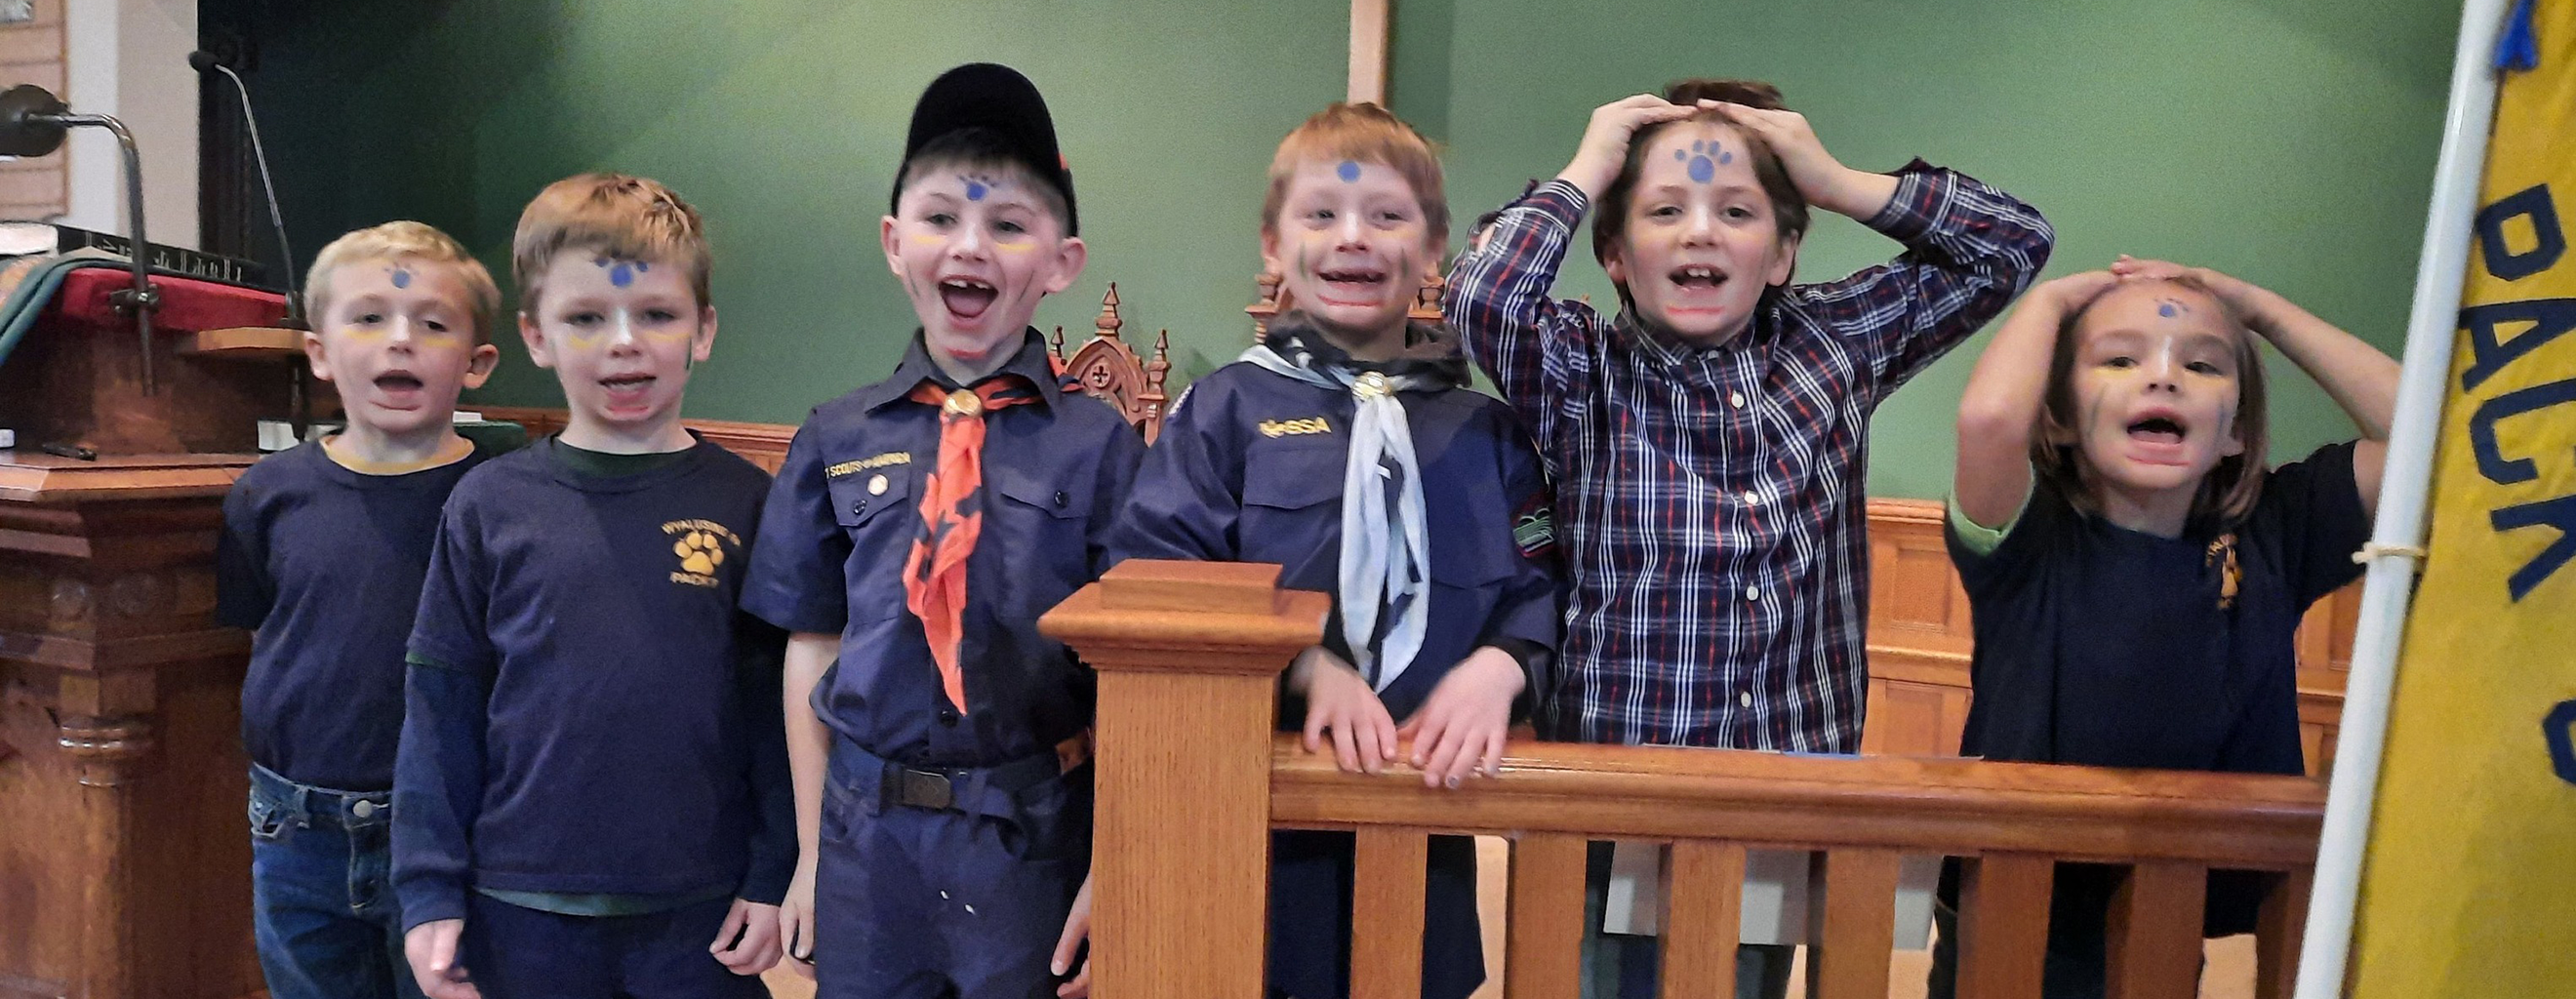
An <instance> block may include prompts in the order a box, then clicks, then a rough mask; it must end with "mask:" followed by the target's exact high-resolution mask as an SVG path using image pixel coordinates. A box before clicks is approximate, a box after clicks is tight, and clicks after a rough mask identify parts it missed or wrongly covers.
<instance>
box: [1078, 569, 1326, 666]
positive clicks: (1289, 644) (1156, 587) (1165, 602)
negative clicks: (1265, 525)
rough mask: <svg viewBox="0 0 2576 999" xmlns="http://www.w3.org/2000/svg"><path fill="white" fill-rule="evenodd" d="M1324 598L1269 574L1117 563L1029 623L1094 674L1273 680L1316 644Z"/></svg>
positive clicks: (1320, 634) (1321, 627) (1266, 571)
mask: <svg viewBox="0 0 2576 999" xmlns="http://www.w3.org/2000/svg"><path fill="white" fill-rule="evenodd" d="M1332 603H1333V601H1332V598H1331V597H1329V596H1326V595H1324V594H1321V593H1308V592H1305V591H1302V590H1282V589H1280V588H1279V567H1278V566H1276V565H1267V564H1259V563H1242V562H1166V561H1159V560H1151V559H1134V560H1130V561H1127V562H1123V563H1120V564H1119V565H1118V567H1117V568H1114V569H1111V570H1109V572H1108V573H1106V574H1104V575H1102V576H1101V577H1100V581H1099V582H1096V583H1093V584H1091V585H1090V586H1086V587H1083V588H1082V590H1081V591H1080V592H1077V593H1075V594H1074V595H1072V596H1070V597H1066V598H1065V600H1064V602H1063V603H1060V604H1057V605H1056V606H1055V609H1053V610H1050V611H1048V612H1046V615H1045V616H1043V617H1041V618H1039V619H1038V630H1039V631H1041V632H1043V633H1045V634H1046V635H1048V636H1049V637H1052V638H1054V639H1056V640H1057V641H1060V642H1063V643H1065V644H1066V645H1069V646H1072V647H1073V649H1074V651H1075V652H1077V653H1079V654H1081V656H1082V657H1083V659H1084V660H1085V661H1087V662H1089V663H1090V664H1091V665H1092V666H1093V667H1094V668H1096V669H1099V670H1102V671H1111V670H1140V669H1141V670H1173V671H1179V672H1189V673H1236V674H1244V673H1253V674H1276V673H1278V672H1279V671H1280V670H1281V669H1283V668H1285V667H1286V666H1287V665H1288V660H1289V659H1291V658H1293V657H1295V656H1296V654H1297V652H1298V651H1299V650H1302V649H1304V648H1305V647H1307V646H1309V645H1313V644H1315V643H1316V642H1317V641H1319V640H1321V639H1322V637H1323V634H1324V618H1325V617H1326V616H1327V615H1328V614H1330V613H1331V611H1332Z"/></svg>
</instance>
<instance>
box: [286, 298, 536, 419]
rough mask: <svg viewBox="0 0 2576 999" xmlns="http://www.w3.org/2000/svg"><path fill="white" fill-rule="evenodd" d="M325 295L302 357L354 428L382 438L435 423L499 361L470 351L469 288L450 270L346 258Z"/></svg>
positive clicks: (488, 351)
mask: <svg viewBox="0 0 2576 999" xmlns="http://www.w3.org/2000/svg"><path fill="white" fill-rule="evenodd" d="M324 289H325V290H324V292H323V294H324V296H325V298H326V300H327V301H328V302H329V305H328V307H327V309H326V310H325V312H324V314H323V315H322V316H320V317H318V318H319V320H320V323H319V327H320V328H319V329H318V330H316V331H315V332H312V333H307V334H305V336H304V352H305V355H306V357H307V358H309V359H310V360H311V362H312V365H313V374H314V377H316V378H320V379H322V380H323V381H327V382H330V383H332V384H333V385H335V386H336V387H338V389H339V391H340V401H341V405H342V406H343V408H345V409H346V410H347V411H348V415H349V420H350V421H351V422H352V423H356V424H361V425H364V426H367V427H371V428H374V429H376V430H379V431H382V432H384V433H388V434H404V433H410V432H416V431H419V430H421V429H424V428H427V427H432V426H436V425H439V424H443V423H445V422H446V421H447V420H448V418H449V414H451V413H452V412H454V410H455V409H456V394H457V392H458V391H460V390H462V389H468V388H474V387H477V386H480V385H482V384H483V380H484V378H485V377H487V376H488V375H490V373H491V371H492V363H493V361H494V360H495V359H496V358H497V357H498V356H499V351H497V350H496V349H494V348H493V347H492V346H491V345H489V344H485V345H482V346H479V347H478V346H476V345H475V343H474V312H473V305H472V303H473V301H474V297H473V292H472V291H471V290H469V289H468V288H467V287H466V284H465V281H464V280H463V279H462V278H459V277H458V276H457V275H456V272H455V270H454V268H451V267H447V266H445V265H442V264H435V263H424V262H422V261H419V260H414V259H410V258H404V257H398V258H395V259H391V260H359V261H352V262H350V263H347V264H344V265H342V266H340V267H338V268H336V269H334V270H332V271H331V274H330V277H329V278H328V279H327V280H326V281H325V283H324Z"/></svg>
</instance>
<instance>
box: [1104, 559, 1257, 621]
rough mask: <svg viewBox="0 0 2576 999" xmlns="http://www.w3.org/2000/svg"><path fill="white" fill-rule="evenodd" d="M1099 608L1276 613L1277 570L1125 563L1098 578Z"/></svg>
mask: <svg viewBox="0 0 2576 999" xmlns="http://www.w3.org/2000/svg"><path fill="white" fill-rule="evenodd" d="M1098 585H1099V587H1100V605H1101V606H1102V607H1105V608H1110V609H1113V610H1163V611H1195V612H1198V613H1203V614H1276V613H1279V610H1280V600H1279V596H1280V591H1279V567H1278V566H1275V565H1270V564H1268V563H1265V562H1172V561H1164V560H1161V559H1130V560H1128V561H1125V562H1121V563H1119V564H1118V565H1117V567H1116V568H1113V569H1111V570H1109V571H1108V572H1106V573H1103V574H1102V575H1101V577H1100V582H1099V584H1098Z"/></svg>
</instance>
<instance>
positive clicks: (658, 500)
mask: <svg viewBox="0 0 2576 999" xmlns="http://www.w3.org/2000/svg"><path fill="white" fill-rule="evenodd" d="M632 457H635V456H624V455H600V454H596V453H591V452H578V453H577V452H576V449H573V448H569V447H566V446H564V445H562V444H561V443H560V441H559V440H558V439H557V438H552V437H549V438H547V439H545V440H541V441H538V442H537V443H535V444H532V445H530V446H528V447H527V448H526V449H524V450H521V451H517V452H514V453H511V454H508V455H504V456H502V457H499V458H495V459H492V460H491V461H488V462H485V463H484V465H483V467H481V468H478V469H476V470H475V471H474V473H473V474H471V475H468V476H466V477H465V481H463V482H461V483H459V484H458V485H457V487H456V491H455V493H454V494H453V495H452V496H450V497H449V499H448V503H447V515H446V519H445V520H444V521H443V522H442V523H441V525H440V528H439V537H438V546H437V548H436V550H435V551H434V552H433V553H432V555H431V557H430V565H429V580H428V583H427V585H425V586H424V587H423V588H422V591H421V600H420V614H419V618H418V620H417V622H416V623H415V625H414V626H413V628H412V635H411V653H410V658H411V662H412V667H411V674H410V687H409V697H408V712H407V714H406V716H405V718H404V720H403V734H402V747H401V751H400V754H399V756H398V760H397V763H396V766H395V772H394V805H395V809H394V815H395V819H394V829H393V867H394V870H393V880H394V886H395V891H396V893H397V894H398V896H399V897H400V899H401V902H402V911H403V923H404V926H405V928H406V929H408V928H409V927H412V926H417V925H419V924H421V923H424V922H428V921H431V920H435V919H448V918H461V917H462V916H464V914H465V911H464V906H465V893H466V892H467V891H469V890H473V889H497V890H502V891H511V892H535V893H556V894H598V895H649V896H662V897H678V896H682V895H686V894H689V893H696V892H706V891H714V892H723V891H728V890H730V891H731V892H732V893H733V894H735V895H736V896H737V897H740V898H743V899H746V900H749V901H753V902H761V903H767V904H773V905H774V904H777V902H778V901H779V899H781V898H782V897H784V896H785V894H786V889H787V882H788V880H789V877H790V876H791V875H793V874H794V872H795V864H796V835H795V824H794V821H795V810H794V799H793V797H792V796H791V795H790V794H789V792H788V773H787V758H786V735H785V722H784V720H783V719H782V718H781V717H780V711H779V702H778V695H777V690H778V688H779V684H780V682H781V680H780V677H779V658H780V650H781V648H782V647H783V645H784V639H785V636H783V635H781V634H779V633H778V632H777V631H776V630H775V629H772V628H770V627H769V626H768V625H765V624H762V623H761V622H759V621H758V620H756V619H753V618H752V617H751V616H750V615H747V614H743V613H741V612H740V611H739V610H738V609H737V608H736V606H735V600H736V594H737V592H738V590H739V587H740V585H741V581H742V576H743V569H744V566H745V564H746V563H747V562H749V561H750V560H749V558H748V556H749V555H750V553H751V544H752V540H753V538H754V536H755V535H756V533H757V530H758V527H759V524H760V504H761V498H762V497H763V496H764V495H766V494H767V492H768V487H769V477H768V475H767V474H766V473H764V472H762V471H761V470H760V468H759V467H758V466H755V465H753V464H751V463H750V462H747V461H744V460H743V459H741V458H739V457H736V456H735V455H734V454H732V453H731V452H728V451H726V450H725V449H723V448H722V447H719V446H717V445H715V444H710V443H707V442H706V441H704V440H700V441H699V442H698V443H697V445H696V446H695V447H693V448H691V449H689V450H687V451H681V452H675V453H674V455H673V456H672V460H670V461H668V462H662V463H654V464H653V465H652V467H650V468H649V470H645V471H636V472H631V473H628V474H606V475H603V474H597V473H598V471H599V469H598V468H596V467H595V466H599V465H601V464H603V463H605V462H608V461H610V460H613V459H627V458H632ZM644 457H659V456H644ZM625 464H630V465H631V464H633V463H632V462H629V463H625Z"/></svg>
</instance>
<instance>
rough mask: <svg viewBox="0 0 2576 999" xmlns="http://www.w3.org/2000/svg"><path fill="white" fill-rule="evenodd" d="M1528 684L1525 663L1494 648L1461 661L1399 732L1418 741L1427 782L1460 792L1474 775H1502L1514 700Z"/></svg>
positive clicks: (1417, 762)
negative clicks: (1465, 782)
mask: <svg viewBox="0 0 2576 999" xmlns="http://www.w3.org/2000/svg"><path fill="white" fill-rule="evenodd" d="M1528 685H1529V678H1528V677H1527V676H1525V675H1523V674H1522V672H1521V665H1520V663H1518V662H1515V661H1514V660H1513V659H1512V657H1511V656H1510V655H1509V654H1507V653H1505V652H1504V651H1503V650H1501V649H1497V648H1495V647H1493V646H1490V645H1488V646H1485V647H1483V648H1480V649H1477V650H1476V651H1474V652H1472V653H1469V654H1468V655H1467V658H1465V659H1461V660H1459V661H1458V665H1457V667H1456V668H1454V669H1451V670H1450V671H1449V675H1447V676H1444V677H1441V678H1440V685H1439V686H1437V687H1434V688H1432V690H1431V697H1430V698H1429V699H1427V700H1425V701H1423V702H1422V710H1420V711H1416V712H1414V713H1413V717H1412V718H1409V719H1406V720H1405V723H1404V727H1403V728H1401V729H1398V730H1396V733H1395V735H1396V738H1398V739H1403V740H1409V741H1411V742H1412V743H1413V765H1414V766H1415V767H1416V768H1418V769H1420V770H1421V771H1422V783H1423V784H1425V785H1427V786H1430V787H1450V788H1455V787H1457V786H1458V785H1459V784H1461V783H1463V782H1464V781H1465V780H1466V779H1467V778H1468V777H1470V776H1475V775H1479V774H1481V775H1484V776H1487V777H1493V776H1499V775H1500V774H1501V773H1502V768H1503V743H1504V741H1505V738H1506V733H1507V732H1508V731H1509V730H1510V729H1511V724H1512V700H1513V699H1514V698H1517V697H1519V696H1520V695H1521V688H1523V687H1526V686H1528Z"/></svg>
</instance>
